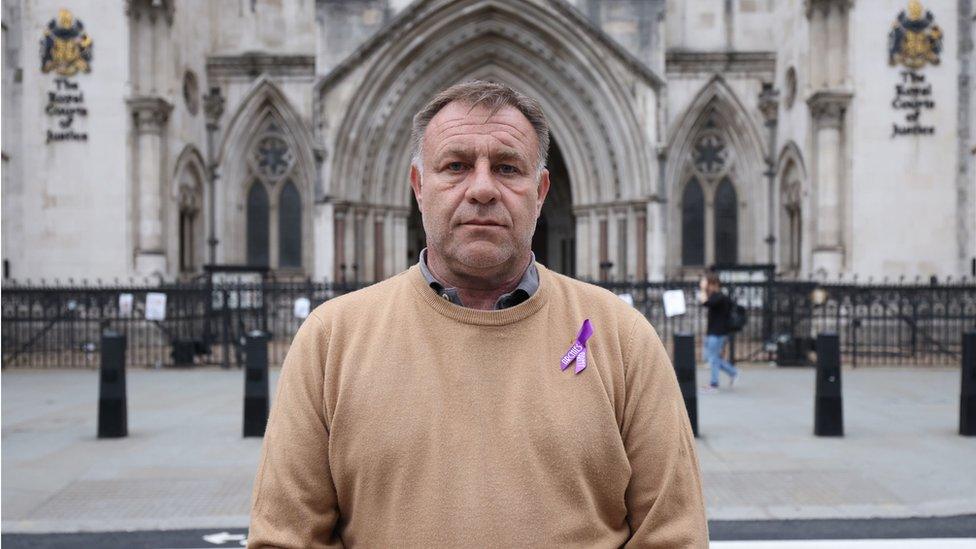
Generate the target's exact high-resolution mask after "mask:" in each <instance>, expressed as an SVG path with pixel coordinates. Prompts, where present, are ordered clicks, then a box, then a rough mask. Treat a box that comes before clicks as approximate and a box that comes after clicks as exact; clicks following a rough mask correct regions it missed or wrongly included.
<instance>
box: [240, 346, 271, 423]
mask: <svg viewBox="0 0 976 549" xmlns="http://www.w3.org/2000/svg"><path fill="white" fill-rule="evenodd" d="M244 354H245V356H246V358H245V367H244V436H245V437H263V436H264V429H265V427H267V425H268V408H269V405H268V334H267V332H262V331H260V330H254V331H252V332H248V334H247V336H245V338H244Z"/></svg>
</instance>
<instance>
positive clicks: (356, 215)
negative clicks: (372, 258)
mask: <svg viewBox="0 0 976 549" xmlns="http://www.w3.org/2000/svg"><path fill="white" fill-rule="evenodd" d="M350 220H351V221H352V230H351V231H346V246H347V247H348V248H349V252H350V253H348V254H346V259H347V262H346V267H347V270H346V279H347V280H353V281H355V282H360V281H362V280H363V275H364V274H365V270H364V269H363V266H364V264H365V263H366V261H365V257H366V250H365V247H364V246H365V244H366V236H365V235H364V234H363V233H365V232H366V211H365V210H362V209H360V208H358V207H357V208H356V209H355V210H354V212H353V213H352V215H351V216H350Z"/></svg>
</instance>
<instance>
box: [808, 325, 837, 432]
mask: <svg viewBox="0 0 976 549" xmlns="http://www.w3.org/2000/svg"><path fill="white" fill-rule="evenodd" d="M813 434H815V435H817V436H818V437H842V436H844V409H843V401H842V399H841V387H840V338H839V337H837V334H836V333H822V334H820V335H818V336H817V393H816V396H815V400H814V409H813Z"/></svg>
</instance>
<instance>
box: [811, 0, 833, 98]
mask: <svg viewBox="0 0 976 549" xmlns="http://www.w3.org/2000/svg"><path fill="white" fill-rule="evenodd" d="M829 10H830V4H829V3H828V2H827V1H825V0H809V4H808V7H807V17H808V19H809V21H810V50H809V51H810V54H809V55H810V85H811V87H813V88H814V89H819V88H823V87H826V86H827V85H828V83H829V81H830V80H829V78H828V76H827V71H828V70H829V69H828V67H827V57H828V56H827V55H825V52H827V49H828V47H829V44H828V36H827V12H828V11H829Z"/></svg>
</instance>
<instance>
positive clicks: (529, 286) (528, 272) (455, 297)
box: [419, 248, 539, 310]
mask: <svg viewBox="0 0 976 549" xmlns="http://www.w3.org/2000/svg"><path fill="white" fill-rule="evenodd" d="M419 263H420V272H421V273H423V275H424V278H425V279H426V280H427V284H428V285H430V288H431V289H432V290H434V291H435V292H437V294H438V295H440V296H441V297H442V298H444V299H446V300H447V301H450V302H451V303H453V304H455V305H457V306H459V307H464V304H463V303H461V296H460V295H459V294H458V290H457V288H449V287H445V286H444V285H443V284H441V283H440V281H438V280H437V278H435V277H434V274H433V273H431V272H430V269H429V268H427V248H424V249H423V250H420V261H419ZM538 289H539V269H537V268H536V266H535V253H532V260H531V261H530V262H529V266H528V267H527V268H526V269H525V272H524V273H522V279H521V280H519V284H518V286H516V287H515V289H514V290H512V291H511V292H509V293H507V294H502V295H501V296H499V297H498V300H497V301H495V309H496V310H498V309H508V308H509V307H514V306H516V305H518V304H519V303H522V302H523V301H525V300H527V299H529V298H530V297H532V294H534V293H535V292H536V291H537V290H538Z"/></svg>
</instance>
